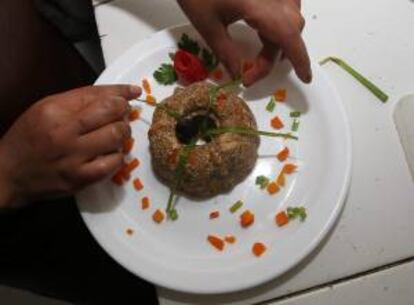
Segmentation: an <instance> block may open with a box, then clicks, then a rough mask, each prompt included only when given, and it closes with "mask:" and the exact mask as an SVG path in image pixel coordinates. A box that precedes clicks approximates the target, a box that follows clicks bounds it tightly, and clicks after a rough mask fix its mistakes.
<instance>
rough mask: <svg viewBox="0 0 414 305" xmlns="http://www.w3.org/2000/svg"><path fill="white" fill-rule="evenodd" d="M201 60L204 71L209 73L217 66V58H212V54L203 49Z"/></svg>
mask: <svg viewBox="0 0 414 305" xmlns="http://www.w3.org/2000/svg"><path fill="white" fill-rule="evenodd" d="M201 59H202V60H203V63H204V66H205V67H206V69H207V70H208V71H210V72H211V71H213V70H214V69H215V68H216V67H217V66H218V64H219V61H218V59H217V57H216V56H214V54H213V53H212V52H210V51H209V50H207V49H204V48H203V50H202V52H201Z"/></svg>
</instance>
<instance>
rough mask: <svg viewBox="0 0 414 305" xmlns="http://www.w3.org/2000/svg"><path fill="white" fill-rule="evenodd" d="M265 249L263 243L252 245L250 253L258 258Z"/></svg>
mask: <svg viewBox="0 0 414 305" xmlns="http://www.w3.org/2000/svg"><path fill="white" fill-rule="evenodd" d="M266 249H267V248H266V246H265V245H264V244H263V243H261V242H258V243H254V245H253V247H252V252H253V254H254V255H255V256H257V257H259V256H262V254H263V253H265V252H266Z"/></svg>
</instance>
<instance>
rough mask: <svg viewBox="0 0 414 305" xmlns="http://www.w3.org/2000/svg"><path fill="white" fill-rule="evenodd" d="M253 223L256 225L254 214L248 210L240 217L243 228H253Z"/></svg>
mask: <svg viewBox="0 0 414 305" xmlns="http://www.w3.org/2000/svg"><path fill="white" fill-rule="evenodd" d="M253 223H254V214H253V213H252V212H251V211H249V210H246V211H244V212H243V213H242V214H241V215H240V225H241V226H242V227H243V228H247V227H249V226H251V225H252V224H253Z"/></svg>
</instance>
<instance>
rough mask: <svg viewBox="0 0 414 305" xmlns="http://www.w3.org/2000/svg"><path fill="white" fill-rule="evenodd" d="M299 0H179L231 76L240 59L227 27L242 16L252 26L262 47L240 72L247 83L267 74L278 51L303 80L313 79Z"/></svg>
mask: <svg viewBox="0 0 414 305" xmlns="http://www.w3.org/2000/svg"><path fill="white" fill-rule="evenodd" d="M300 2H301V1H300V0H208V1H200V0H178V3H179V4H180V5H181V7H182V9H183V10H184V12H185V13H186V14H187V16H188V17H189V19H190V20H191V22H192V23H193V24H194V26H195V27H196V28H197V30H198V31H199V32H200V34H201V35H202V36H203V37H204V39H205V40H206V42H207V43H208V44H209V45H210V47H211V48H212V50H213V51H214V52H215V53H216V54H217V56H218V57H219V59H220V61H221V62H223V64H224V65H225V66H226V67H227V69H228V70H229V71H230V73H231V74H232V76H233V77H237V76H240V74H241V62H242V58H241V56H240V53H239V50H238V46H237V45H236V44H235V43H234V41H233V40H232V38H231V37H230V35H229V33H228V31H227V27H228V25H230V24H231V23H234V22H236V21H237V20H245V21H246V22H247V24H248V25H250V26H251V27H252V28H253V29H255V30H256V31H257V33H258V35H259V37H260V39H261V41H262V43H263V48H262V50H261V51H260V52H259V54H258V55H257V57H256V58H255V59H254V61H253V66H252V68H251V69H249V70H248V71H246V72H245V73H243V75H242V78H243V83H244V85H246V86H248V85H251V84H253V83H254V82H256V81H257V80H259V79H261V78H263V77H264V76H266V75H267V74H268V73H269V72H270V70H271V68H272V67H273V62H274V60H275V57H276V55H277V53H278V52H279V51H280V52H283V54H284V55H285V56H286V57H287V59H289V60H290V62H291V63H292V65H293V67H294V69H295V71H296V74H297V76H298V77H299V78H300V79H301V80H302V81H303V82H305V83H309V82H311V80H312V72H311V67H310V60H309V56H308V53H307V51H306V46H305V43H304V41H303V39H302V37H301V31H302V29H303V27H304V25H305V21H304V19H303V17H302V15H301V13H300Z"/></svg>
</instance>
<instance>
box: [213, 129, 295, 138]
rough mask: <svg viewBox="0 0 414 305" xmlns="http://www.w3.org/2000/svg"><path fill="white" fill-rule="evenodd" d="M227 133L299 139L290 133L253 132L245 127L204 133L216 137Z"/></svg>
mask: <svg viewBox="0 0 414 305" xmlns="http://www.w3.org/2000/svg"><path fill="white" fill-rule="evenodd" d="M227 132H230V133H238V134H245V135H261V136H268V137H279V138H285V139H292V140H298V139H299V138H298V137H296V136H293V135H291V134H290V133H279V132H271V131H261V130H255V129H252V128H246V127H222V128H216V129H210V130H208V131H207V132H206V134H207V135H218V134H222V133H227Z"/></svg>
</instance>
